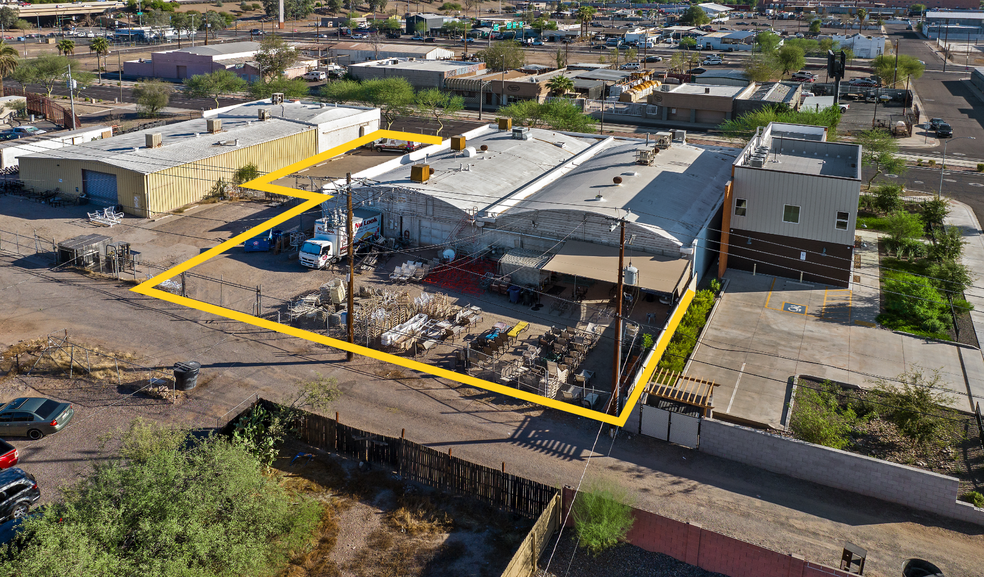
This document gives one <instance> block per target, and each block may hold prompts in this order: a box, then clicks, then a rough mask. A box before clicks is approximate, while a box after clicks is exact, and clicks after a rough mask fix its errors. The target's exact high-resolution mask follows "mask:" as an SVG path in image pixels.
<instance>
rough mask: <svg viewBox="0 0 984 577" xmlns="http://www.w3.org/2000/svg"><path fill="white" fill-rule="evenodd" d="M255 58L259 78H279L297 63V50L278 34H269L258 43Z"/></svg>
mask: <svg viewBox="0 0 984 577" xmlns="http://www.w3.org/2000/svg"><path fill="white" fill-rule="evenodd" d="M284 10H286V8H284ZM255 58H256V63H257V64H258V65H259V67H260V76H261V78H263V79H266V78H273V77H278V76H280V75H281V74H283V73H284V71H285V70H287V69H288V68H290V67H291V66H292V65H293V64H294V63H295V62H297V50H295V49H294V47H293V46H291V45H289V44H287V43H286V42H284V39H283V38H282V37H281V36H280V35H279V34H269V35H267V36H264V37H263V40H261V41H260V49H259V51H257V53H256V56H255Z"/></svg>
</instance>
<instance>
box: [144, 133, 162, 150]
mask: <svg viewBox="0 0 984 577" xmlns="http://www.w3.org/2000/svg"><path fill="white" fill-rule="evenodd" d="M144 138H145V142H146V144H147V148H160V147H161V146H163V144H164V137H163V136H162V135H161V133H160V132H155V133H153V134H145V135H144Z"/></svg>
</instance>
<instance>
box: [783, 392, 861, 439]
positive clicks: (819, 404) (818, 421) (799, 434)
mask: <svg viewBox="0 0 984 577" xmlns="http://www.w3.org/2000/svg"><path fill="white" fill-rule="evenodd" d="M837 391H838V387H837V385H835V384H833V383H831V382H829V381H826V382H824V383H822V384H820V385H819V386H816V387H814V386H813V385H812V384H808V383H800V384H799V386H797V387H796V396H795V398H794V407H793V414H792V417H791V418H790V421H789V428H790V430H791V431H792V432H793V435H795V436H796V438H797V439H799V440H801V441H806V442H807V443H813V444H815V445H823V446H825V447H832V448H834V449H843V448H844V447H846V446H847V445H848V443H850V441H851V438H850V434H851V430H852V428H853V427H854V426H855V425H856V424H857V423H858V422H859V421H860V420H861V419H860V418H859V417H858V416H857V414H856V413H855V412H854V408H853V407H851V406H848V407H843V406H841V403H840V401H839V399H838V397H837V394H836V392H837Z"/></svg>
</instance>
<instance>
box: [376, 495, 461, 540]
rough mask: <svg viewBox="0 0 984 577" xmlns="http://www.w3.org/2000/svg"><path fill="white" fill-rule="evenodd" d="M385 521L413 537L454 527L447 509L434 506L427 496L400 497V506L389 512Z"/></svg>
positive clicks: (446, 530)
mask: <svg viewBox="0 0 984 577" xmlns="http://www.w3.org/2000/svg"><path fill="white" fill-rule="evenodd" d="M386 521H387V522H388V523H389V524H390V525H391V526H392V527H393V528H395V529H399V530H400V531H401V532H403V533H406V534H408V535H410V536H413V537H415V536H418V535H436V534H439V533H447V532H448V531H450V530H451V529H452V527H454V520H453V519H452V518H451V516H450V515H448V513H447V511H444V510H442V509H439V508H438V507H436V506H434V504H433V503H432V502H431V500H430V498H428V497H416V496H404V497H402V498H401V499H400V506H399V507H397V508H396V510H394V511H390V512H389V514H388V515H387V516H386Z"/></svg>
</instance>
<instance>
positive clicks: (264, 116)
mask: <svg viewBox="0 0 984 577" xmlns="http://www.w3.org/2000/svg"><path fill="white" fill-rule="evenodd" d="M257 116H259V118H260V120H270V111H269V110H267V109H266V108H261V109H260V110H259V111H258V112H257Z"/></svg>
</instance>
